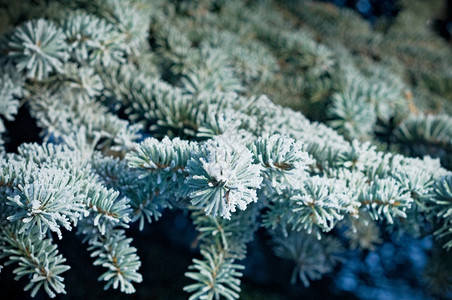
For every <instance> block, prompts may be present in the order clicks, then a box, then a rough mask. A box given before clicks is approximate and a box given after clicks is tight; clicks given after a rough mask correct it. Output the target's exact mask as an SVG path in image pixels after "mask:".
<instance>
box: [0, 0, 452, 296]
mask: <svg viewBox="0 0 452 300" xmlns="http://www.w3.org/2000/svg"><path fill="white" fill-rule="evenodd" d="M402 2H403V1H402ZM414 2H416V3H417V2H421V1H414ZM403 3H405V2H403ZM23 5H24V6H23V7H22V8H21V7H20V5H19V8H18V9H19V10H20V9H22V10H21V11H22V12H23V13H24V14H25V15H26V14H27V13H26V12H27V8H28V6H27V5H25V4H23ZM416 5H421V4H418V3H417V4H416ZM300 7H302V8H305V9H306V11H302V9H301V8H296V9H292V10H291V9H290V8H293V2H291V1H288V2H287V3H284V4H281V3H279V2H278V1H238V0H234V1H224V2H222V1H171V2H167V1H160V0H155V1H144V0H124V1H120V0H109V1H84V0H77V1H64V0H62V1H46V3H45V4H43V5H42V6H39V7H35V9H36V11H38V12H41V13H42V14H41V15H42V16H43V17H42V18H36V15H35V13H36V12H34V13H33V14H32V13H31V12H30V13H29V15H28V18H27V20H26V21H24V22H22V19H21V18H20V17H17V18H14V16H13V15H11V20H10V23H11V24H10V25H11V26H10V27H9V28H8V29H7V30H4V31H3V32H2V37H1V40H0V53H1V57H0V62H1V63H2V66H1V68H0V72H1V73H0V116H2V118H3V119H6V120H7V121H13V120H14V118H15V115H16V114H17V112H18V109H19V107H23V109H25V110H28V111H29V112H30V114H31V116H33V118H35V119H36V124H37V125H38V126H39V127H40V128H41V136H42V137H43V142H42V143H24V144H22V145H21V146H19V148H18V149H17V151H16V152H13V151H9V152H7V151H6V148H5V142H6V145H7V138H8V136H7V135H8V134H9V133H8V132H6V128H5V126H4V123H3V120H0V133H1V134H2V136H1V138H0V149H1V150H0V251H1V252H0V258H1V263H2V264H4V265H8V264H13V265H14V267H15V269H14V271H13V273H14V274H15V275H16V279H20V278H22V277H26V279H27V280H28V283H27V284H26V286H25V287H24V289H25V290H26V291H28V290H30V291H31V296H35V295H36V294H37V293H38V292H39V290H40V289H41V288H43V289H44V291H45V292H46V293H47V295H48V296H49V297H55V296H56V294H59V293H65V285H64V278H63V276H64V272H65V271H67V270H68V269H69V268H70V266H68V265H66V264H65V262H66V259H65V258H64V257H63V255H62V254H61V253H59V251H58V247H57V243H56V240H55V239H56V238H58V239H61V238H64V235H65V231H66V230H72V229H76V230H77V234H79V235H80V236H81V237H82V240H83V242H86V243H87V244H88V251H90V252H91V257H92V258H93V264H94V265H95V266H101V267H103V268H104V272H103V274H102V275H101V276H100V277H99V281H104V282H106V283H105V289H108V288H110V287H112V288H113V289H119V290H120V291H121V292H124V293H133V292H135V290H136V287H137V284H139V283H140V282H142V280H143V278H142V275H141V274H140V273H139V269H140V268H149V267H150V266H144V265H141V261H140V258H139V256H138V254H137V252H138V253H139V249H138V250H137V249H136V248H135V247H134V246H133V245H134V241H133V239H132V238H130V237H128V236H127V235H128V228H129V227H130V226H131V224H133V223H135V222H137V223H138V227H139V229H140V230H143V228H144V226H147V223H152V222H155V221H158V219H159V218H160V217H161V216H162V214H164V213H165V212H164V210H165V209H174V210H178V211H182V212H184V213H188V214H189V215H190V216H191V219H192V222H193V224H194V225H195V227H196V231H197V233H198V236H197V239H196V242H197V243H196V244H197V245H199V248H200V256H199V257H198V258H195V259H193V264H192V265H191V266H190V267H188V269H189V271H188V272H187V273H185V276H186V277H188V278H189V279H191V280H193V283H192V284H189V285H187V286H185V287H184V291H186V292H188V293H189V294H190V296H189V299H220V298H226V299H237V298H239V297H240V291H241V288H240V283H241V277H242V276H243V273H244V271H243V270H244V268H245V267H244V265H243V264H242V263H241V260H243V259H244V258H245V257H247V255H251V256H252V255H253V253H249V254H248V253H247V244H248V243H250V242H251V241H252V240H253V238H254V236H255V234H256V231H257V230H258V229H259V228H262V229H263V230H266V232H267V233H268V234H269V236H271V239H272V246H273V249H274V253H275V254H276V256H278V257H281V258H284V259H288V260H291V261H292V262H293V263H294V269H293V273H292V280H291V281H292V283H294V284H296V283H297V282H298V281H301V283H302V284H303V285H305V286H309V284H310V282H311V281H313V280H317V279H320V278H321V277H322V276H323V275H324V274H326V273H328V272H331V271H332V270H333V268H334V266H336V265H337V264H338V263H341V262H343V261H344V259H343V258H342V257H341V255H340V254H341V253H343V252H344V251H347V250H346V248H347V247H346V246H347V245H346V244H347V243H348V244H349V245H350V247H351V248H359V249H360V250H362V249H368V250H373V249H375V247H376V245H377V244H378V243H380V242H381V241H382V236H380V229H384V230H388V231H391V232H395V233H400V234H401V233H403V232H408V233H410V234H411V235H413V236H415V237H418V236H421V235H422V236H425V235H429V236H433V237H434V240H435V242H434V245H435V247H438V248H441V247H442V248H444V250H442V251H449V250H450V248H452V234H451V233H452V206H451V205H452V172H451V171H449V170H448V168H449V169H450V168H451V162H450V157H451V145H452V142H451V141H452V132H451V130H450V129H451V128H452V121H451V117H450V114H449V113H450V112H449V111H444V112H441V113H432V109H431V107H428V106H429V105H433V104H427V105H425V107H422V106H421V105H420V104H419V103H421V102H420V100H419V99H418V98H419V97H422V96H426V95H427V96H429V95H433V96H432V97H433V98H432V99H437V100H435V101H436V104H437V106H436V107H435V108H436V109H438V107H440V108H441V107H444V106H445V105H447V104H450V103H449V102H450V101H452V100H451V98H450V95H451V93H450V85H447V84H444V82H445V81H447V79H448V78H449V79H450V72H448V71H447V70H444V69H443V68H441V69H440V71H441V72H438V73H437V74H436V76H435V74H433V72H434V66H439V65H440V64H441V63H450V61H451V60H450V59H451V57H452V52H451V51H452V50H450V49H449V50H444V51H442V52H440V53H439V54H438V57H436V58H433V57H429V60H430V63H431V64H430V65H429V64H427V63H426V64H427V65H428V66H426V67H425V68H423V66H422V65H421V66H417V67H418V68H417V69H416V68H415V67H413V66H411V65H404V64H405V63H407V60H408V59H409V58H408V57H407V54H406V53H405V52H403V51H401V50H400V45H399V44H397V42H396V41H395V40H396V39H397V37H398V34H399V32H400V31H401V29H400V27H402V26H404V24H405V23H404V22H407V21H406V20H405V19H404V18H408V16H406V15H405V14H401V16H400V17H397V19H396V20H395V21H394V23H393V25H392V26H391V27H390V28H387V29H386V31H385V33H382V32H372V29H371V28H370V27H369V26H367V25H365V26H364V25H363V26H361V27H360V26H354V27H353V28H354V29H355V30H352V31H350V32H347V33H345V34H344V33H341V34H338V30H340V29H338V28H344V26H346V24H348V23H347V22H349V23H352V24H355V23H354V22H356V23H357V24H361V23H359V22H362V20H360V19H359V18H358V17H357V16H355V15H354V14H353V13H351V12H348V11H340V14H336V15H334V14H333V15H328V14H329V13H331V12H330V11H328V10H327V9H325V8H324V7H323V6H322V4H317V3H312V2H310V1H303V2H302V3H301V4H300ZM406 14H408V13H406ZM19 15H20V14H19ZM44 17H45V18H44ZM298 19H300V20H302V22H301V23H300V22H297V21H296V20H298ZM300 24H301V25H300ZM355 25H356V24H355ZM361 25H362V24H361ZM388 26H389V25H388ZM416 26H421V25H419V24H416ZM336 27H337V28H336ZM316 30H317V31H316ZM316 33H321V38H316V37H315V36H316ZM419 35H421V37H422V38H426V39H427V38H428V36H429V35H428V34H427V33H425V32H424V31H422V32H421V33H419ZM329 37H334V38H331V39H330V40H329ZM369 39H371V42H372V43H373V45H377V46H378V47H377V46H376V47H375V48H374V50H373V51H375V52H376V53H373V55H374V58H375V57H377V56H378V57H379V59H371V58H372V57H373V56H372V55H370V54H369V51H370V49H368V48H367V47H366V46H364V45H365V43H364V42H363V40H365V41H366V42H368V41H369ZM415 39H416V36H413V37H406V42H407V45H404V46H405V47H406V48H404V49H405V50H406V51H408V50H410V51H413V52H414V56H420V55H421V53H425V52H428V53H430V54H431V52H432V51H433V50H431V49H428V47H427V46H426V45H420V46H419V45H414V40H415ZM431 39H432V41H431V42H432V45H433V46H435V45H437V44H438V45H442V43H441V41H438V40H436V39H435V38H431ZM328 40H329V41H328ZM331 41H333V42H331ZM348 42H350V44H349V45H347V43H348ZM410 43H413V45H411V44H410ZM346 46H348V47H349V48H350V49H352V50H348V49H347V48H346ZM433 46H432V47H433ZM385 47H388V49H389V50H388V52H390V54H391V56H390V57H387V56H385V55H384V54H383V53H380V51H383V49H385ZM352 51H354V53H355V54H353V52H352ZM438 61H439V62H438ZM392 62H396V65H399V64H400V65H401V66H404V68H402V70H403V71H402V72H397V70H395V69H396V68H393V67H391V63H392ZM432 65H433V67H432ZM449 66H450V64H449ZM437 77H439V79H438V78H437ZM413 95H414V96H413ZM272 100H273V101H275V102H272ZM448 101H449V102H448ZM277 103H280V104H284V105H285V106H284V105H280V104H277ZM287 105H289V106H291V107H292V108H289V107H287ZM296 109H302V111H303V112H304V113H305V114H306V115H307V116H308V117H309V118H311V119H314V120H310V119H308V118H307V117H306V116H305V115H303V114H302V113H301V112H299V111H297V110H296ZM323 122H326V124H324V123H323ZM449 124H450V126H449ZM328 125H330V126H331V127H332V128H333V129H332V128H330V127H328ZM377 149H378V150H377ZM404 155H416V156H417V157H409V156H404ZM429 155H430V156H429ZM431 156H433V157H434V158H432V157H431ZM149 226H152V225H149ZM437 251H439V250H437ZM438 257H440V256H438ZM431 265H432V266H436V265H438V262H435V261H433V262H431ZM431 273H434V272H430V274H431ZM426 274H429V272H427V273H426ZM1 276H9V274H1ZM445 276H446V278H447V274H446V275H445ZM435 278H436V277H435V276H431V277H429V280H430V285H431V286H435V287H438V288H437V289H436V291H439V290H447V288H448V287H447V286H445V285H447V282H448V281H447V280H442V281H435ZM437 278H440V279H441V278H442V277H441V276H437Z"/></svg>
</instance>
